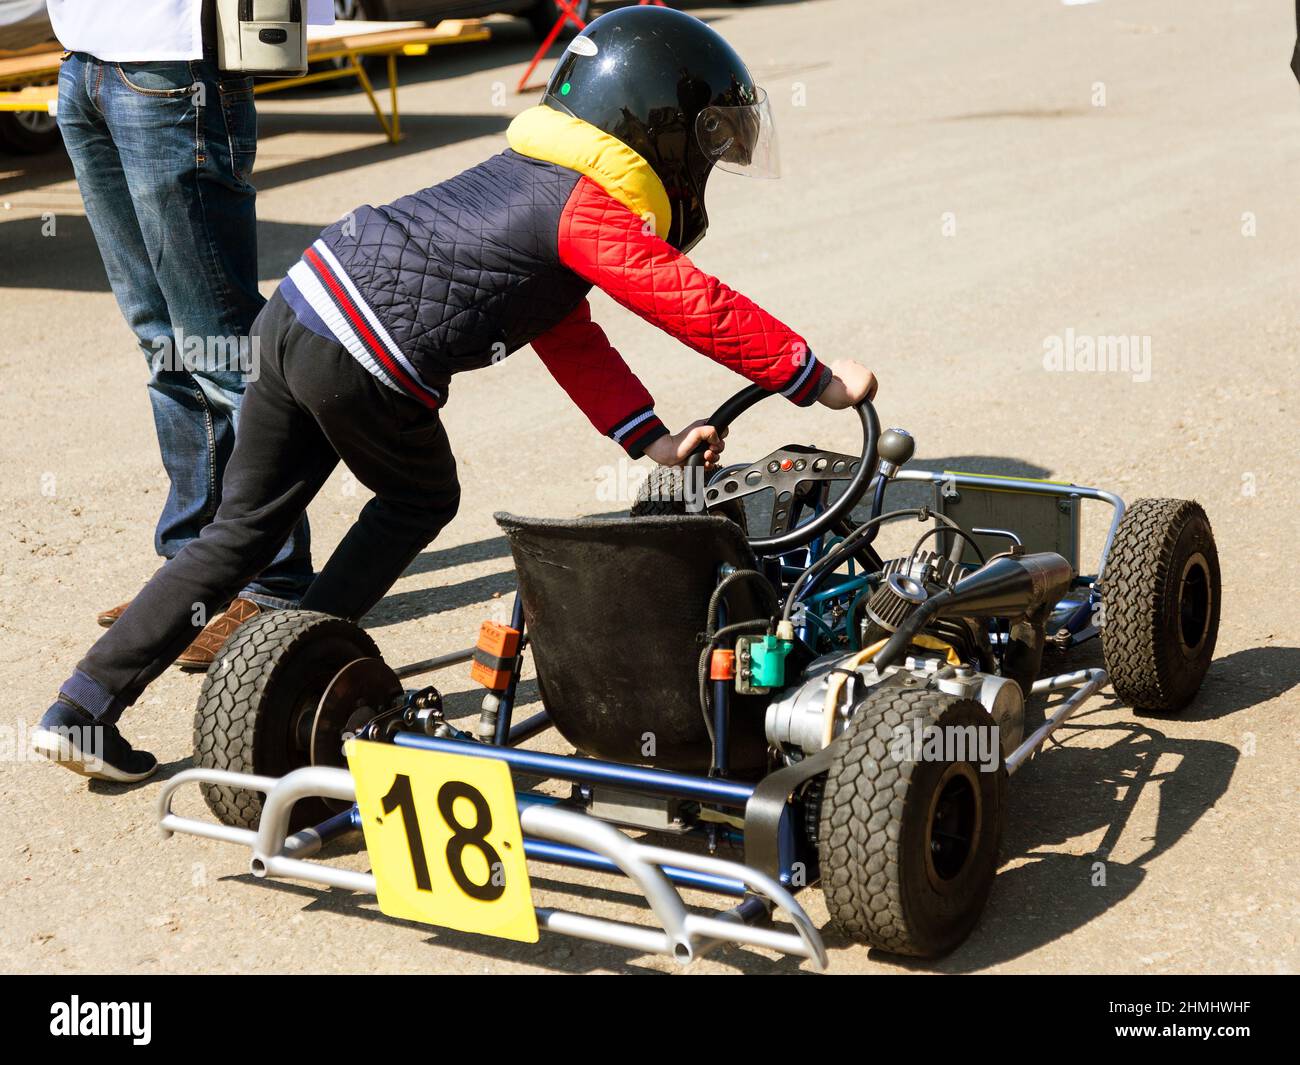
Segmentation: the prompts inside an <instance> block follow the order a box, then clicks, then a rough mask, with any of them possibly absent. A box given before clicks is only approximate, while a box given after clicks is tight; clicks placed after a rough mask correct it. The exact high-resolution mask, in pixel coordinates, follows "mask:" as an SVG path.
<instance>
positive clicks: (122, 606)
mask: <svg viewBox="0 0 1300 1065" xmlns="http://www.w3.org/2000/svg"><path fill="white" fill-rule="evenodd" d="M130 605H131V600H129V599H128V600H127V601H126V602H125V603H118V604H117V606H115V607H113V609H112V610H105V611H104V612H103V613H102V614H100V615H99V617H97V618H95V620H96V621H98V622H99V623H100V624H101V625H103V626H104V628H108V627H109V626H110V625H111V624H113V622H115V621H116V620H117V619H118V618H120V617H121V616H122V615H123V613H125V612H126V608H127V607H129V606H130Z"/></svg>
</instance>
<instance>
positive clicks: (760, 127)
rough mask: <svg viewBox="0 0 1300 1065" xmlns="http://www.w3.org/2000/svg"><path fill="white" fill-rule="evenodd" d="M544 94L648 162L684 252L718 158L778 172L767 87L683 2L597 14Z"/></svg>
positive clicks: (696, 232)
mask: <svg viewBox="0 0 1300 1065" xmlns="http://www.w3.org/2000/svg"><path fill="white" fill-rule="evenodd" d="M542 103H543V104H545V105H547V106H548V107H553V108H555V109H556V110H557V111H563V112H565V113H566V114H570V115H572V116H573V117H575V118H580V119H582V121H584V122H588V123H590V124H591V125H593V126H595V127H596V128H597V129H601V130H604V131H605V132H606V133H608V134H610V135H611V136H614V137H617V138H618V139H619V140H620V141H622V142H623V143H624V144H626V145H627V146H628V147H630V148H632V149H633V150H635V151H636V152H638V153H639V154H640V155H641V156H642V157H643V158H644V159H645V160H646V161H647V162H648V163H649V164H650V165H651V166H652V167H653V168H654V171H655V173H656V174H658V175H659V179H660V180H661V181H662V182H663V185H664V188H665V190H666V191H667V193H668V200H669V202H670V203H671V204H672V209H673V217H672V221H671V223H670V226H669V230H668V236H667V240H668V243H669V244H671V245H672V246H673V247H675V248H678V249H680V250H682V251H688V250H690V249H691V248H692V247H694V246H695V245H696V244H697V243H698V242H699V240H700V238H701V237H703V236H704V232H705V230H706V229H708V226H709V216H708V213H707V212H706V211H705V209H704V186H705V183H706V182H707V181H708V179H709V172H710V171H711V170H712V169H713V167H714V166H719V167H722V168H723V169H724V170H731V171H735V172H737V173H742V174H751V175H754V176H764V177H775V176H776V175H777V168H776V163H777V159H776V131H775V126H774V125H773V122H772V111H771V108H770V106H769V104H768V99H767V94H766V93H764V92H763V90H762V89H760V88H759V87H758V86H757V85H755V84H754V79H753V78H752V77H751V76H750V73H749V70H748V68H747V67H746V66H745V64H744V62H743V61H742V60H741V58H740V56H738V55H737V54H736V52H735V49H733V48H732V47H731V45H729V44H728V43H727V42H726V41H725V40H723V39H722V37H721V35H719V34H718V33H717V31H715V30H713V29H711V28H710V27H709V26H707V25H705V24H704V23H703V22H701V21H700V20H699V19H697V18H695V17H694V16H692V15H687V14H686V13H684V12H682V11H674V10H673V9H672V8H666V7H655V6H644V7H625V8H619V9H618V10H615V11H610V12H608V13H607V14H604V15H601V16H600V18H598V19H596V20H595V21H593V22H592V23H591V24H590V25H588V26H587V28H586V29H585V30H583V31H582V33H580V34H579V35H578V36H577V37H575V38H573V40H572V41H571V42H570V43H569V47H568V48H567V49H566V50H565V53H564V55H563V56H561V57H560V61H559V62H558V63H557V64H556V66H555V70H554V72H553V73H552V74H551V80H550V83H549V84H548V85H547V86H546V94H545V95H544V96H543V97H542Z"/></svg>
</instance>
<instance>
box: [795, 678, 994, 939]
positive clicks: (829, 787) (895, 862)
mask: <svg viewBox="0 0 1300 1065" xmlns="http://www.w3.org/2000/svg"><path fill="white" fill-rule="evenodd" d="M992 724H993V722H992V720H991V719H990V717H989V715H988V712H987V711H986V710H985V709H984V708H983V707H982V706H980V705H979V704H978V703H976V702H974V701H973V700H970V699H958V698H956V697H954V696H951V695H945V694H944V693H942V692H936V691H928V690H924V689H919V690H918V689H912V690H908V689H904V688H897V687H887V688H882V689H878V690H876V691H874V692H871V693H869V694H868V695H867V696H866V697H865V698H864V699H863V700H862V701H861V702H860V703H859V704H858V706H857V707H856V709H855V712H854V714H853V717H852V719H851V720H850V722H849V725H848V728H847V729H846V730H845V732H844V734H843V735H842V736H841V737H840V739H839V741H838V743H839V745H840V750H839V753H838V754H836V755H835V757H834V759H833V761H832V762H831V766H830V769H829V770H828V771H827V774H826V782H825V790H824V792H823V795H822V799H821V813H820V817H819V821H818V830H817V847H818V862H819V865H820V868H821V885H822V894H823V895H824V897H825V900H826V908H827V910H828V911H829V913H830V918H831V923H832V925H833V926H834V928H835V929H836V930H837V931H838V932H840V933H841V934H842V935H844V936H846V937H848V938H849V939H851V940H854V941H855V942H858V943H865V944H868V945H870V946H873V947H876V948H878V949H880V950H884V951H888V952H889V953H891V954H906V955H913V956H916V957H922V958H936V957H940V956H942V955H944V954H947V953H949V952H950V951H952V950H954V949H955V948H956V947H957V946H959V945H960V944H961V943H962V942H963V941H964V940H965V939H966V937H967V936H969V935H970V933H971V931H972V929H974V927H975V925H976V923H977V922H978V921H979V918H980V915H981V914H982V913H983V911H984V907H985V904H986V903H987V902H988V897H989V892H990V891H991V890H992V887H993V877H994V874H995V873H996V872H997V863H998V850H999V847H1000V845H1001V840H1002V828H1003V824H1004V822H1005V819H1006V816H1005V812H1006V811H1005V804H1006V770H1005V768H1004V767H1003V765H1002V755H1001V745H1000V744H998V743H997V742H996V739H997V737H996V734H994V735H992V736H991V737H990V739H991V741H992V742H991V753H992V755H993V758H994V761H995V763H996V764H995V766H994V768H992V769H982V768H981V766H980V764H979V762H978V761H977V760H973V759H961V760H952V761H944V760H938V759H936V760H925V759H924V758H922V759H913V758H912V757H910V756H907V757H898V755H905V756H906V755H910V752H909V751H901V752H900V751H898V750H896V747H897V740H898V737H899V736H900V735H901V736H906V737H910V736H913V735H915V733H916V730H917V727H918V726H920V728H921V729H925V728H927V727H928V726H939V727H940V728H947V727H949V726H956V727H961V728H966V727H968V726H975V727H976V728H977V729H988V728H990V727H991V726H992ZM968 734H969V735H971V736H975V735H978V733H977V732H975V733H968ZM971 753H974V752H971Z"/></svg>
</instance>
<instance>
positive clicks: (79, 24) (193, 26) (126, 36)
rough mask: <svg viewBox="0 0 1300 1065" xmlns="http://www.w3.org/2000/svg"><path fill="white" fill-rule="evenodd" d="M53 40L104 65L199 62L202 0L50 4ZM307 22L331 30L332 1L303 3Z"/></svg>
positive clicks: (76, 0)
mask: <svg viewBox="0 0 1300 1065" xmlns="http://www.w3.org/2000/svg"><path fill="white" fill-rule="evenodd" d="M48 4H49V11H50V23H51V25H53V27H54V36H56V37H57V38H58V39H59V43H60V44H61V45H63V47H64V48H65V49H67V50H68V51H69V52H87V53H89V54H90V55H93V56H94V57H95V58H96V59H102V60H103V61H104V62H105V63H147V62H163V61H167V60H175V59H202V58H203V22H202V16H203V3H202V0H48ZM307 21H308V22H309V23H311V24H312V25H318V26H332V25H333V24H334V4H333V2H332V0H307Z"/></svg>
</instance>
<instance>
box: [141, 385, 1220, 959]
mask: <svg viewBox="0 0 1300 1065" xmlns="http://www.w3.org/2000/svg"><path fill="white" fill-rule="evenodd" d="M766 395H767V393H764V392H762V391H761V390H760V389H758V388H754V387H751V388H747V389H745V390H744V391H742V392H740V393H738V394H737V395H736V396H734V397H732V398H731V399H730V400H729V401H728V402H727V403H725V404H724V405H723V406H722V407H721V408H720V409H719V410H718V411H717V412H716V413H715V414H714V415H713V417H712V418H710V419H709V421H710V423H711V424H713V425H715V426H718V427H719V428H726V427H728V426H730V425H731V423H732V422H733V421H734V420H735V419H737V418H738V417H739V416H740V415H742V414H743V413H744V412H745V411H747V410H748V409H750V408H751V407H752V406H754V405H755V404H756V403H758V402H759V401H760V400H761V399H763V398H764V397H765V396H766ZM856 410H857V414H858V417H859V419H860V421H861V426H862V447H861V451H860V453H859V454H856V455H848V454H840V453H836V452H830V451H824V450H821V449H819V448H816V447H810V446H803V445H790V446H786V447H782V448H780V449H778V450H776V451H773V452H772V453H771V454H769V455H767V456H765V457H764V458H762V459H760V460H759V461H757V462H753V463H749V464H740V465H730V466H726V467H724V468H721V469H717V470H712V471H709V470H705V469H704V467H703V466H702V464H701V461H700V460H699V458H698V457H693V458H692V460H691V462H690V463H688V465H687V466H686V468H685V469H682V470H661V471H658V472H657V473H656V474H655V475H654V476H652V477H651V479H650V480H649V481H648V482H647V484H646V486H645V487H644V488H643V490H642V492H641V495H640V497H639V499H638V501H637V503H636V505H635V506H634V507H633V510H632V514H631V516H629V517H625V518H615V519H578V520H565V521H547V520H532V519H525V518H519V517H513V516H510V515H506V514H499V515H497V519H498V522H499V524H500V526H501V528H502V530H503V531H504V533H505V536H506V537H507V539H508V541H509V545H510V549H511V552H512V554H513V558H514V563H515V568H516V571H517V578H518V590H517V594H516V597H515V601H514V610H513V616H512V619H511V621H510V624H509V625H502V624H494V623H487V624H485V625H484V628H483V630H482V631H481V633H480V637H479V641H478V644H477V645H476V647H474V648H469V649H467V650H465V651H462V652H458V653H454V654H450V655H444V656H442V657H439V658H434V659H429V660H427V661H424V662H417V663H413V664H411V665H408V666H404V667H401V668H398V669H394V668H391V667H390V666H388V665H387V664H386V663H385V662H384V661H383V659H382V657H381V655H380V653H379V650H378V648H377V647H376V645H375V643H374V641H373V640H372V639H371V637H370V636H369V635H367V634H366V633H365V632H364V631H363V630H362V629H360V628H359V627H357V626H356V625H353V624H351V623H349V622H347V621H344V620H342V619H339V618H334V617H330V616H326V615H322V614H315V613H306V612H301V611H279V612H275V613H270V614H266V615H263V616H261V617H258V618H256V619H254V620H252V621H250V622H249V623H248V624H246V625H245V626H243V627H242V628H241V629H240V630H239V631H238V632H237V633H236V635H235V636H234V638H233V639H232V640H231V641H230V642H229V643H228V645H227V648H226V649H225V650H224V652H223V653H222V655H221V656H220V658H219V659H218V660H217V661H216V662H215V663H214V664H213V666H212V667H211V669H210V670H209V672H208V675H207V677H206V679H205V681H204V685H203V689H202V693H201V695H200V697H199V702H198V707H197V711H196V714H195V725H194V738H195V752H196V756H195V760H196V763H197V768H195V769H191V770H188V771H186V772H183V773H181V774H179V775H178V776H176V777H174V778H173V779H172V780H170V781H169V782H168V783H167V784H166V785H165V786H164V790H163V794H162V796H161V798H160V807H159V816H160V824H161V828H162V830H163V832H164V835H170V834H171V833H174V832H184V833H190V834H194V835H199V836H205V837H208V838H212V839H217V840H224V841H228V842H232V843H236V844H241V845H243V846H246V847H247V848H249V850H250V851H251V855H252V872H253V873H254V874H255V875H256V876H258V877H285V878H291V879H296V880H304V881H308V882H311V883H316V884H323V885H330V886H335V887H340V888H345V889H351V890H354V891H359V892H369V893H374V894H377V895H378V900H379V906H380V909H381V910H382V911H383V912H384V913H386V914H391V915H394V916H400V917H407V918H411V919H415V920H420V921H425V922H428V923H432V924H437V925H442V926H445V927H451V928H457V929H462V930H468V931H474V932H482V933H487V934H492V935H498V936H504V937H509V938H514V939H520V940H529V941H532V940H536V939H537V938H538V934H539V929H546V930H548V931H550V932H553V933H561V934H565V935H570V936H577V937H581V938H585V939H590V940H596V941H600V942H603V943H609V944H617V945H621V946H623V947H626V948H630V949H632V950H635V951H638V952H656V953H660V954H665V955H668V956H671V957H673V958H675V959H677V960H679V961H681V962H683V963H685V962H689V961H690V960H691V959H693V958H697V957H699V956H701V955H703V954H704V953H706V952H707V951H709V950H711V949H713V948H715V947H716V946H718V945H719V944H723V943H730V944H740V945H744V946H748V947H757V948H765V949H770V950H774V951H778V952H782V953H784V954H787V955H793V956H796V957H799V958H805V959H810V960H811V961H812V962H813V963H814V964H815V965H816V966H817V967H824V966H825V964H826V952H825V948H824V945H823V942H822V937H821V935H820V933H819V931H818V929H817V928H816V927H815V926H814V924H813V922H812V921H811V920H810V919H809V917H808V915H807V913H806V912H805V911H804V909H803V908H802V907H801V905H800V904H799V902H798V901H797V899H796V895H797V894H798V892H799V891H801V890H804V889H807V888H809V887H811V886H813V885H817V884H820V886H821V889H822V894H823V896H824V898H825V905H826V908H827V910H828V912H829V915H830V921H831V924H832V925H833V927H834V928H835V929H836V930H837V931H838V932H839V933H840V934H841V935H842V936H843V937H846V938H847V939H849V940H852V941H857V942H861V943H866V944H870V945H871V946H873V947H876V948H879V949H881V950H883V951H887V952H892V953H896V954H902V955H914V956H920V957H936V956H939V955H942V954H944V953H946V952H948V951H951V950H953V949H954V948H955V947H957V946H958V945H959V944H960V943H961V942H962V941H963V940H964V939H965V938H966V937H967V936H968V935H969V934H970V932H971V930H972V929H973V928H974V926H975V925H976V923H977V921H978V919H979V917H980V914H981V912H982V910H983V908H984V906H985V903H986V901H987V899H988V896H989V892H990V889H991V887H992V884H993V880H994V874H995V871H996V868H997V865H998V849H999V841H1000V838H1001V835H1002V829H1003V822H1004V819H1005V817H1006V811H1007V785H1008V779H1009V778H1010V777H1011V776H1013V775H1014V774H1015V773H1016V772H1017V771H1019V770H1020V769H1021V768H1022V767H1023V766H1024V765H1025V763H1026V761H1027V760H1028V759H1030V757H1031V756H1032V755H1033V754H1034V753H1035V752H1036V751H1038V750H1039V749H1040V748H1041V747H1042V746H1043V744H1044V742H1045V741H1046V740H1047V738H1048V737H1049V736H1050V735H1052V733H1053V732H1054V731H1055V730H1056V729H1058V728H1059V727H1060V726H1061V725H1062V723H1063V722H1065V721H1066V720H1067V719H1068V718H1069V717H1070V716H1071V715H1072V714H1074V713H1075V712H1076V711H1077V710H1078V709H1079V707H1080V706H1081V705H1082V704H1083V703H1084V702H1085V701H1086V700H1087V699H1088V698H1089V697H1090V696H1091V695H1093V694H1094V693H1096V692H1097V691H1098V690H1099V689H1100V688H1101V687H1102V686H1103V685H1104V684H1106V683H1107V681H1109V683H1110V684H1111V685H1112V686H1113V688H1114V691H1115V694H1116V695H1117V696H1118V697H1119V698H1120V699H1121V700H1123V701H1125V702H1127V703H1129V704H1130V705H1132V706H1133V707H1135V708H1138V709H1139V710H1143V711H1163V712H1175V711H1177V710H1179V709H1180V708H1182V707H1184V706H1185V705H1186V704H1187V703H1188V702H1189V701H1190V700H1191V699H1192V698H1193V696H1194V695H1195V693H1196V692H1197V690H1198V688H1199V686H1200V684H1201V681H1202V678H1203V677H1204V675H1205V672H1206V669H1207V668H1208V665H1209V662H1210V658H1211V656H1212V654H1213V651H1214V645H1215V639H1216V635H1217V631H1218V623H1219V606H1220V577H1219V563H1218V556H1217V552H1216V549H1215V544H1214V537H1213V533H1212V531H1211V528H1210V524H1209V521H1208V519H1207V518H1206V515H1205V513H1204V511H1203V510H1202V509H1201V507H1200V506H1199V505H1198V504H1196V503H1194V502H1189V501H1184V500H1174V499H1143V500H1139V501H1138V502H1137V503H1136V504H1134V505H1133V506H1131V507H1127V508H1126V507H1125V504H1124V503H1123V502H1122V501H1121V500H1120V499H1119V498H1118V497H1117V496H1115V495H1113V494H1111V493H1109V492H1105V491H1102V490H1100V489H1096V488H1086V487H1082V486H1079V485H1074V484H1068V483H1061V482H1052V481H1038V480H1022V479H1018V478H1009V477H995V476H984V475H977V474H970V473H946V472H930V471H923V470H914V469H908V468H906V464H907V462H908V461H909V459H910V458H911V457H912V453H913V447H914V445H913V440H912V438H911V437H910V436H909V435H908V434H907V433H906V432H905V431H903V430H899V429H890V430H888V431H886V432H884V433H882V432H881V431H880V426H879V422H878V420H877V416H876V413H875V411H874V410H873V409H872V407H871V405H870V404H869V403H863V404H862V405H861V406H860V407H858V408H856ZM905 482H918V483H919V485H920V488H919V489H918V488H917V487H916V486H913V491H921V492H923V493H925V494H926V496H927V501H925V502H922V503H921V504H920V505H918V506H911V507H904V508H902V509H896V510H892V511H887V510H885V508H884V500H885V493H886V489H887V488H888V487H889V486H891V485H894V484H902V483H905ZM1087 501H1100V502H1102V503H1106V504H1109V505H1110V507H1112V508H1113V513H1112V514H1111V520H1110V522H1109V526H1108V530H1107V533H1106V536H1105V543H1104V546H1103V548H1102V551H1101V558H1100V561H1099V562H1098V564H1097V567H1096V572H1095V573H1094V574H1090V575H1089V574H1083V573H1081V572H1080V566H1079V559H1078V555H1079V545H1080V528H1081V526H1080V510H1081V507H1082V505H1083V504H1084V503H1085V502H1087ZM860 508H865V510H864V511H863V512H859V509H860ZM894 523H909V524H911V525H915V527H916V530H915V542H914V546H913V547H912V548H911V550H910V551H909V552H908V553H907V554H905V555H900V556H898V557H895V558H890V559H884V558H882V557H881V556H880V554H878V553H877V549H876V546H875V545H876V539H877V534H878V533H879V532H880V530H881V528H882V527H883V526H885V525H887V524H894ZM908 539H911V537H910V536H909V537H908ZM1097 636H1100V638H1101V641H1102V650H1103V655H1104V663H1105V668H1104V669H1102V668H1089V669H1074V670H1072V671H1065V672H1059V673H1053V672H1052V671H1051V670H1050V669H1049V670H1044V668H1043V663H1044V660H1045V657H1046V656H1053V658H1054V657H1055V656H1057V655H1058V653H1059V652H1060V651H1063V650H1066V649H1068V648H1070V647H1072V646H1075V645H1077V644H1079V643H1081V642H1083V641H1085V640H1088V639H1092V638H1094V637H1097ZM526 654H531V656H532V660H533V664H534V666H535V670H536V678H537V686H538V690H539V693H540V697H541V703H542V706H543V710H542V711H541V712H540V713H537V714H535V715H533V716H531V717H528V718H527V719H525V720H515V715H514V713H513V710H514V704H515V701H516V693H517V686H518V684H519V680H520V675H521V672H522V669H523V662H524V657H525V655H526ZM467 661H468V662H472V670H471V672H472V675H473V676H474V677H475V679H476V680H477V681H479V682H480V683H481V684H482V685H483V687H484V688H485V696H484V700H483V704H482V711H481V713H480V714H479V716H478V718H477V720H476V721H466V720H464V719H463V718H457V719H456V720H452V719H451V718H449V716H448V714H447V713H446V711H445V708H444V704H443V698H442V695H441V693H440V692H439V691H438V690H437V689H436V688H434V687H423V688H418V689H410V688H408V687H406V686H405V685H404V683H403V682H404V680H405V679H406V678H409V677H412V676H416V675H419V674H422V673H425V672H430V671H433V670H436V669H442V668H447V667H450V666H455V665H457V664H463V663H465V662H467ZM1038 697H1042V698H1038ZM1044 702H1046V703H1047V704H1048V705H1046V706H1045V707H1040V706H1038V704H1040V703H1044ZM1027 707H1030V709H1031V712H1029V713H1027ZM1035 714H1036V715H1037V716H1034V715H1035ZM550 728H554V729H556V730H557V731H558V733H559V734H560V736H561V737H563V739H564V740H565V741H567V742H568V744H570V745H572V747H574V748H575V749H576V752H577V753H575V754H573V755H557V754H551V753H544V752H540V751H535V750H528V749H526V748H525V747H524V746H523V745H524V744H525V743H526V742H527V741H528V740H530V739H531V738H533V737H535V736H537V735H538V734H539V733H541V732H543V731H544V730H547V729H550ZM194 782H197V783H198V784H199V785H200V786H201V788H202V792H203V795H204V797H205V799H206V801H207V804H208V807H209V808H210V810H211V811H212V813H213V814H215V815H216V818H217V821H216V822H215V823H214V822H211V821H207V820H201V819H198V818H192V817H185V816H182V815H180V814H178V813H175V812H173V810H172V802H173V796H174V795H175V793H176V791H177V790H178V789H180V788H182V787H184V786H186V785H187V784H189V783H194ZM566 785H567V787H566ZM357 829H360V830H362V831H363V833H364V841H365V845H366V850H367V852H368V857H369V861H370V865H371V871H369V872H363V871H358V870H356V869H353V868H346V867H343V866H341V865H339V863H338V862H337V861H333V862H327V861H323V860H312V859H313V858H315V856H316V855H317V853H318V852H319V851H320V849H321V848H322V846H323V845H324V844H325V843H326V842H327V841H329V840H331V839H333V838H335V837H337V836H340V835H342V834H344V833H347V832H350V831H354V830H357ZM528 862H543V863H556V864H559V865H567V866H575V867H579V868H582V869H587V870H598V871H605V872H610V873H621V874H624V875H626V876H627V877H629V878H630V879H631V881H632V882H633V883H634V884H635V885H636V887H637V889H638V890H639V891H640V893H641V894H642V895H644V897H645V899H646V901H647V902H648V904H649V908H650V911H651V912H652V915H653V921H654V923H653V924H648V923H643V922H642V923H639V922H629V921H625V920H613V919H607V918H604V917H599V916H591V915H587V914H582V913H576V912H570V911H567V910H563V909H556V908H551V907H543V906H537V905H535V904H534V900H533V898H532V893H531V888H530V882H529V876H528V865H527V863H528ZM683 891H685V892H687V893H688V895H689V896H690V899H691V901H692V905H690V906H689V907H688V905H687V901H686V900H684V899H683V896H682V892H683ZM696 892H705V893H709V894H711V895H716V896H725V897H727V898H728V899H729V900H731V902H732V904H731V905H730V906H729V907H727V908H725V909H723V910H721V911H720V912H701V908H700V906H699V904H698V900H697V896H696V895H695V894H693V893H696Z"/></svg>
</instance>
